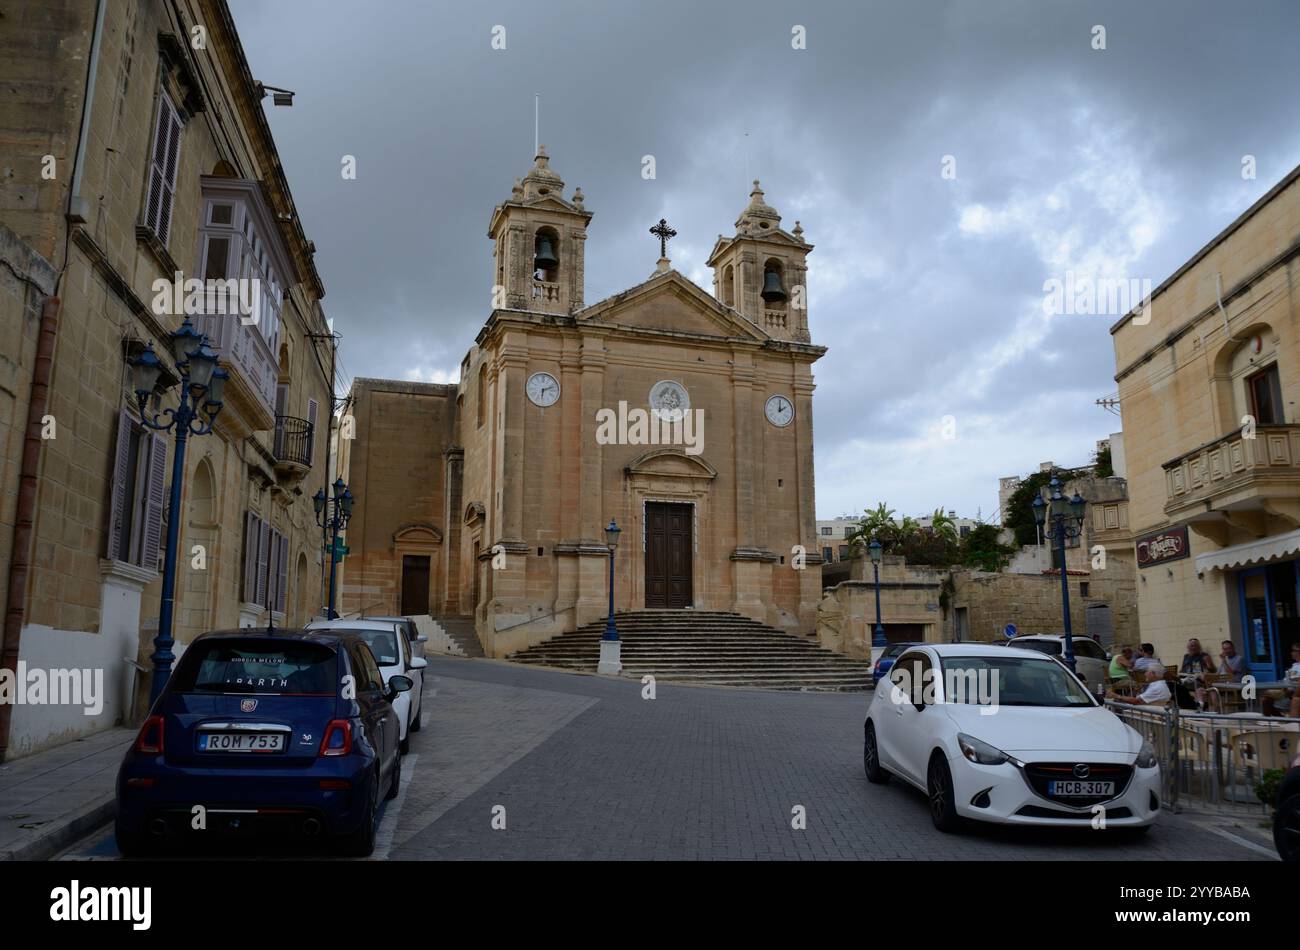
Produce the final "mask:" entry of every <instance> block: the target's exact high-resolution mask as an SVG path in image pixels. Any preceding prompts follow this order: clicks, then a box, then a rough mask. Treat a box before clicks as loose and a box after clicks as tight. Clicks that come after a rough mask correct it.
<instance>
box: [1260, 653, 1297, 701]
mask: <svg viewBox="0 0 1300 950" xmlns="http://www.w3.org/2000/svg"><path fill="white" fill-rule="evenodd" d="M1284 678H1285V679H1286V681H1287V682H1288V683H1290V684H1291V688H1290V689H1270V690H1269V691H1268V692H1266V693H1265V694H1264V696H1263V707H1264V715H1266V716H1290V717H1291V718H1293V719H1300V643H1293V644H1291V665H1290V666H1289V667H1288V668H1287V671H1286V673H1285V675H1284ZM1288 700H1289V702H1288Z"/></svg>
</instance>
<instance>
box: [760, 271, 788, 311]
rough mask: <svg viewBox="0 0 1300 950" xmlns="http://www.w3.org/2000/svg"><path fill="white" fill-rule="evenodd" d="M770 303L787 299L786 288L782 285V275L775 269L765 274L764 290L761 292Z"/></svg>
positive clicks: (761, 295)
mask: <svg viewBox="0 0 1300 950" xmlns="http://www.w3.org/2000/svg"><path fill="white" fill-rule="evenodd" d="M759 296H760V297H762V298H763V299H764V300H766V301H767V302H768V303H777V302H779V301H782V300H785V299H786V295H785V288H784V287H782V286H781V275H780V274H778V273H777V272H776V271H775V270H769V271H767V272H766V273H764V274H763V292H762V293H761V294H759Z"/></svg>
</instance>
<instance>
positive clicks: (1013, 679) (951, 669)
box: [942, 654, 1096, 707]
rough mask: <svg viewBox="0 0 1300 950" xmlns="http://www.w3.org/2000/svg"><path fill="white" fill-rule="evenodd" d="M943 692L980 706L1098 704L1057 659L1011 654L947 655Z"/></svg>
mask: <svg viewBox="0 0 1300 950" xmlns="http://www.w3.org/2000/svg"><path fill="white" fill-rule="evenodd" d="M942 662H943V685H944V695H945V697H946V698H947V700H948V702H955V703H965V704H968V705H972V706H975V705H978V706H990V705H991V706H1066V707H1073V706H1095V705H1096V702H1095V701H1094V700H1093V698H1092V696H1091V695H1090V694H1089V693H1088V691H1087V690H1086V689H1084V688H1083V687H1082V686H1081V685H1080V684H1079V681H1078V680H1076V679H1075V678H1074V677H1073V676H1071V675H1070V673H1069V671H1068V670H1067V669H1066V668H1065V667H1063V666H1062V665H1061V664H1060V663H1057V662H1056V661H1054V660H1038V659H1031V658H1030V657H1018V656H1013V655H1010V654H1008V655H1007V656H1005V657H1002V656H945V657H944V658H943V660H942Z"/></svg>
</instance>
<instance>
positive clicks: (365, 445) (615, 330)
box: [343, 150, 824, 656]
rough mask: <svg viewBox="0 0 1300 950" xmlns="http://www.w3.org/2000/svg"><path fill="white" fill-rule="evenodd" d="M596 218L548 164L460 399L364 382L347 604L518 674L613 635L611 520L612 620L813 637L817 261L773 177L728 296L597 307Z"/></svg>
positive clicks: (748, 214) (657, 285)
mask: <svg viewBox="0 0 1300 950" xmlns="http://www.w3.org/2000/svg"><path fill="white" fill-rule="evenodd" d="M591 218H592V213H591V211H590V210H588V209H587V208H586V206H585V203H584V198H583V196H582V192H581V189H577V190H575V191H574V192H573V193H572V195H571V197H569V198H565V197H564V182H563V181H562V180H561V179H560V177H559V176H558V175H557V174H556V173H555V171H554V170H553V169H551V167H550V161H549V158H548V157H547V155H546V154H545V151H544V150H542V151H541V152H540V153H539V154H538V155H537V157H536V159H535V163H534V165H533V167H532V169H531V170H530V171H529V172H528V174H527V175H526V176H525V177H524V179H523V180H522V181H519V182H517V183H516V185H515V187H514V190H513V192H512V194H511V196H510V198H509V199H508V200H506V201H504V202H503V203H501V204H500V205H498V206H497V207H496V208H495V210H494V211H493V212H492V215H491V220H490V223H489V227H488V237H489V238H490V239H491V241H492V243H493V260H494V282H495V287H496V296H497V298H498V299H497V300H496V301H495V303H496V307H495V309H494V310H493V311H492V313H491V314H490V315H489V316H488V318H487V322H486V323H485V324H484V325H483V327H482V329H481V330H480V331H479V333H478V336H477V338H476V340H475V342H474V345H473V346H472V347H471V348H470V350H469V352H468V354H467V355H466V356H465V359H464V361H463V362H462V364H461V371H460V381H459V383H458V384H457V385H456V386H454V387H452V386H446V387H443V386H418V385H412V384H406V383H392V382H387V381H379V380H359V381H357V384H356V386H355V388H354V392H353V398H354V402H355V412H356V421H357V425H356V438H355V441H354V442H353V444H352V445H351V446H350V448H349V450H348V451H349V454H350V459H351V463H350V467H351V471H350V473H349V483H350V484H351V486H352V490H353V492H354V494H356V496H357V506H356V507H357V511H358V515H357V516H356V520H354V522H353V524H352V526H351V527H350V529H349V532H348V547H349V549H350V552H351V553H350V554H349V556H348V561H347V565H346V577H347V583H346V585H345V587H344V591H343V593H344V606H345V609H357V610H362V609H364V610H366V611H374V610H377V609H383V610H403V612H408V610H407V608H414V607H417V606H420V605H423V604H425V603H428V604H429V605H430V609H431V610H433V612H434V613H444V614H450V615H464V616H472V617H473V618H474V620H475V625H476V628H477V630H478V632H479V637H480V640H481V641H482V643H483V646H484V648H485V650H486V651H487V652H488V653H489V654H490V655H494V656H502V655H505V654H507V653H509V652H512V651H514V650H517V649H521V648H524V647H527V646H529V645H531V644H534V643H537V642H540V641H541V640H544V639H547V638H549V637H551V636H554V635H556V634H558V633H561V632H564V631H568V630H573V629H576V628H577V627H578V626H581V625H582V624H585V623H588V622H590V621H592V620H595V619H598V618H601V617H604V616H605V614H606V612H607V597H608V593H607V591H608V570H609V552H608V549H607V548H606V545H605V541H604V529H605V527H606V525H607V524H608V523H609V522H610V521H611V519H613V520H614V521H616V522H617V524H618V525H619V526H620V527H621V529H622V534H621V540H620V542H619V546H618V549H617V556H616V559H615V583H614V587H615V592H616V594H615V605H616V608H617V609H619V610H639V609H645V608H663V609H711V610H729V611H736V612H739V613H741V614H744V615H746V616H749V617H752V618H755V619H758V620H761V621H764V622H767V623H770V624H772V625H775V626H778V627H781V628H784V629H789V630H797V631H801V632H811V631H812V630H813V628H814V624H815V613H816V604H817V600H818V598H819V595H820V586H821V585H820V563H821V562H820V557H819V554H818V545H817V538H816V528H815V510H814V493H813V454H812V393H813V378H812V364H813V363H814V362H815V361H816V360H817V359H818V358H819V357H820V356H821V355H822V353H823V352H824V349H823V348H821V347H818V346H815V345H813V344H811V343H810V342H809V336H808V324H807V309H806V283H805V273H806V264H805V260H806V257H807V254H808V253H809V252H810V251H811V250H812V245H811V244H808V243H806V242H805V241H804V240H803V232H802V229H801V228H800V227H799V226H798V224H797V223H796V225H795V227H794V228H793V229H792V230H790V231H786V230H784V229H783V228H782V227H781V226H780V223H781V217H780V215H779V214H778V213H777V211H776V210H775V209H774V208H772V207H771V206H770V205H768V204H767V203H766V201H765V199H764V194H763V192H762V191H761V190H760V189H759V187H758V183H757V182H755V184H754V189H753V192H752V193H751V195H750V202H749V204H748V205H747V206H746V207H745V209H744V211H743V212H742V213H741V216H740V218H739V219H738V220H737V222H736V232H735V234H734V235H733V236H731V237H725V238H723V237H720V238H719V239H718V241H717V243H716V245H715V246H714V249H713V252H712V254H711V256H710V258H709V263H710V265H711V266H712V267H713V268H714V272H715V281H714V290H715V294H714V295H713V296H710V295H709V294H708V293H706V292H705V291H704V290H702V289H700V288H699V287H697V286H696V285H695V284H693V283H692V282H691V281H689V280H688V279H686V278H685V277H683V276H682V275H681V274H679V273H678V272H677V271H675V270H673V269H672V267H671V266H670V262H669V261H668V260H667V258H666V257H663V258H661V259H660V260H659V262H658V265H657V267H656V269H655V271H654V272H653V273H652V274H651V276H650V277H649V279H647V280H646V281H644V282H642V283H640V284H638V285H636V286H634V287H631V288H629V289H628V290H625V291H623V292H621V293H618V294H616V295H614V296H612V297H609V298H607V299H605V300H601V301H599V302H596V303H591V304H588V303H587V302H586V300H585V289H584V273H585V271H584V268H585V263H584V247H585V242H586V238H587V227H588V224H589V223H590V221H591ZM778 291H779V292H778ZM395 455H401V456H403V458H402V460H401V461H400V463H398V464H396V465H388V464H387V463H381V464H377V462H376V460H378V459H384V460H389V459H392V458H393V457H394V456H395ZM799 550H802V551H803V552H806V553H803V554H798V552H799ZM796 554H798V558H797V561H798V563H797V565H796V560H795V556H796Z"/></svg>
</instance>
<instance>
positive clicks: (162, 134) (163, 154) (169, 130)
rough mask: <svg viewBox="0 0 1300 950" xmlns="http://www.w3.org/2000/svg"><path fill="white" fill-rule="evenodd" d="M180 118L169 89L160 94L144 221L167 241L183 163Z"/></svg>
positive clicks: (164, 241)
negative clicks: (169, 95)
mask: <svg viewBox="0 0 1300 950" xmlns="http://www.w3.org/2000/svg"><path fill="white" fill-rule="evenodd" d="M180 147H181V120H180V116H178V115H177V114H176V108H175V107H174V106H173V105H172V102H171V99H169V98H168V97H167V93H165V92H162V93H160V94H159V96H158V125H157V127H156V128H155V129H154V141H153V153H152V160H151V162H150V167H149V193H148V195H147V197H146V202H145V211H144V223H145V226H146V227H148V228H149V229H150V230H152V231H153V233H154V234H156V235H158V240H160V241H161V242H162V243H163V244H164V245H165V244H166V243H167V236H168V234H169V233H170V232H171V225H172V205H173V204H174V203H175V197H176V170H177V168H178V167H179V165H180Z"/></svg>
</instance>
